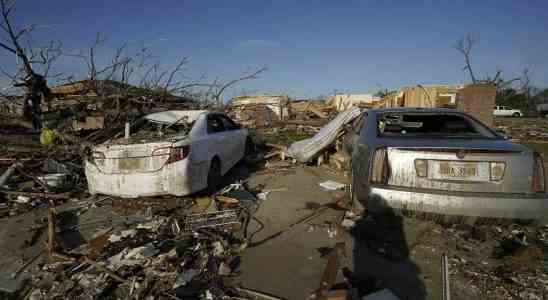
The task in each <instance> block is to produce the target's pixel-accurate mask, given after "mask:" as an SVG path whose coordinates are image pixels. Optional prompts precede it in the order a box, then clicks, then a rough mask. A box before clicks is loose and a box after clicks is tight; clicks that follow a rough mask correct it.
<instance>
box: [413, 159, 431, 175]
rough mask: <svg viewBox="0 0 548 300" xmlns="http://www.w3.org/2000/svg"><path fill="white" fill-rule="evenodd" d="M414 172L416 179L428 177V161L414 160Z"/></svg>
mask: <svg viewBox="0 0 548 300" xmlns="http://www.w3.org/2000/svg"><path fill="white" fill-rule="evenodd" d="M415 172H417V176H418V177H426V176H428V161H427V160H425V159H415Z"/></svg>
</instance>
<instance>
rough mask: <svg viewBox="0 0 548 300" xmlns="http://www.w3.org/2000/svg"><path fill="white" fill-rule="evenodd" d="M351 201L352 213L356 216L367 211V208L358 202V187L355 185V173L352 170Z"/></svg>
mask: <svg viewBox="0 0 548 300" xmlns="http://www.w3.org/2000/svg"><path fill="white" fill-rule="evenodd" d="M350 170H351V171H350V187H349V188H350V201H351V205H352V212H353V213H355V214H361V213H363V212H364V211H365V206H364V205H363V204H362V203H361V202H360V201H359V200H358V195H357V194H356V185H355V183H354V171H353V170H352V169H350Z"/></svg>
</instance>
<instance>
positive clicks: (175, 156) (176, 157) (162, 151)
mask: <svg viewBox="0 0 548 300" xmlns="http://www.w3.org/2000/svg"><path fill="white" fill-rule="evenodd" d="M189 153H190V145H187V146H181V147H165V148H157V149H154V151H152V156H164V155H169V158H168V159H167V161H166V164H171V163H174V162H177V161H180V160H183V159H185V158H186V157H187V156H188V154H189Z"/></svg>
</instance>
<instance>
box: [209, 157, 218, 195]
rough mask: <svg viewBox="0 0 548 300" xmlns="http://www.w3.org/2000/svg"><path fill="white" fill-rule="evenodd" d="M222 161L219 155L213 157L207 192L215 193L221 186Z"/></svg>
mask: <svg viewBox="0 0 548 300" xmlns="http://www.w3.org/2000/svg"><path fill="white" fill-rule="evenodd" d="M221 179H222V176H221V162H220V161H219V159H218V158H217V157H215V158H213V160H212V161H211V164H210V165H209V172H208V173H207V189H206V190H207V193H208V194H210V195H211V194H214V193H215V192H217V190H218V189H219V187H220V186H221Z"/></svg>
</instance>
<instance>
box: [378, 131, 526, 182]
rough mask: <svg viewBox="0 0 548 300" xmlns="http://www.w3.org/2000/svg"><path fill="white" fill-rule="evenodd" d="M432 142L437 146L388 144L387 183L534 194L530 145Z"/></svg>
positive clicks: (482, 142)
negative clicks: (528, 146) (395, 145)
mask: <svg viewBox="0 0 548 300" xmlns="http://www.w3.org/2000/svg"><path fill="white" fill-rule="evenodd" d="M428 144H429V145H436V146H434V147H432V146H425V144H423V145H419V144H417V145H416V146H413V147H412V146H405V147H401V146H397V147H394V146H389V145H387V147H386V148H385V149H386V150H385V151H386V158H387V161H388V165H389V176H388V177H387V184H389V185H394V186H401V187H412V188H422V189H433V190H442V191H460V192H499V193H531V177H532V170H533V168H532V167H533V160H532V152H531V151H525V150H526V149H527V148H524V147H522V146H520V145H514V144H511V143H508V142H506V143H498V142H494V143H492V144H491V145H488V144H487V143H485V141H475V142H474V141H469V140H468V141H464V140H463V141H460V145H458V144H457V143H455V142H454V141H443V140H440V141H438V142H437V143H428ZM504 144H506V145H504ZM524 164H526V165H530V167H528V166H527V167H524Z"/></svg>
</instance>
